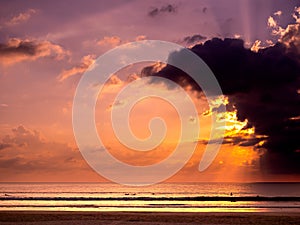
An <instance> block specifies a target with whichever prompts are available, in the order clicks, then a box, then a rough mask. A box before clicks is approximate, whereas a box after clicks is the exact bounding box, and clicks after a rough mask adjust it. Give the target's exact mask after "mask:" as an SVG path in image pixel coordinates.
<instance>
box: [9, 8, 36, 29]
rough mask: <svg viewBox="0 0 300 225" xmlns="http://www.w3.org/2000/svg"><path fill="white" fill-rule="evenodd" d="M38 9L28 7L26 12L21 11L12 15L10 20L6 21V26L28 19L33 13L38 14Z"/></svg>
mask: <svg viewBox="0 0 300 225" xmlns="http://www.w3.org/2000/svg"><path fill="white" fill-rule="evenodd" d="M37 12H38V11H37V10H36V9H28V10H27V11H25V12H22V13H20V14H19V15H17V16H14V17H12V18H11V19H10V20H9V21H7V22H6V23H5V25H6V26H15V25H18V24H21V23H24V22H26V21H28V20H29V19H30V18H31V17H32V15H34V14H36V13H37Z"/></svg>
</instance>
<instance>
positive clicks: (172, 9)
mask: <svg viewBox="0 0 300 225" xmlns="http://www.w3.org/2000/svg"><path fill="white" fill-rule="evenodd" d="M176 12H177V6H175V5H172V4H167V5H164V6H162V7H160V8H158V7H153V8H151V10H150V11H149V12H148V16H151V17H155V16H158V15H159V14H162V13H176Z"/></svg>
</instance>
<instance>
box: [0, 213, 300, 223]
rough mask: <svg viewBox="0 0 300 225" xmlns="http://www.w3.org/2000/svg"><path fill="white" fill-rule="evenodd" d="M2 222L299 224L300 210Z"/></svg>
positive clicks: (9, 218)
mask: <svg viewBox="0 0 300 225" xmlns="http://www.w3.org/2000/svg"><path fill="white" fill-rule="evenodd" d="M0 224H1V225H16V224H17V225H21V224H22V225H37V224H45V225H57V224H66V225H92V224H97V225H102V224H103V225H110V224H122V225H133V224H134V225H135V224H137V225H154V224H155V225H171V224H245V225H247V224H262V225H264V224H268V225H277V224H278V225H279V224H280V225H285V224H289V225H291V224H295V225H299V224H300V214H299V213H144V212H143V213H139V212H132V213H131V212H44V211H43V212H37V211H35V212H28V211H25V212H21V211H17V212H15V211H9V212H8V211H2V212H0Z"/></svg>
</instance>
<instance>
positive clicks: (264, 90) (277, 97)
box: [147, 38, 300, 173]
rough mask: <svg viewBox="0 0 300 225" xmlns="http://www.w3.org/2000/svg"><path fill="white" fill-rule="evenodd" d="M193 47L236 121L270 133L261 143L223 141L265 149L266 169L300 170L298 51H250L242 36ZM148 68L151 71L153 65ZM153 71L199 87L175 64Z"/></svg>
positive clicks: (280, 46)
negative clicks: (232, 110) (175, 66)
mask: <svg viewBox="0 0 300 225" xmlns="http://www.w3.org/2000/svg"><path fill="white" fill-rule="evenodd" d="M289 40H291V39H289ZM291 46H293V45H291ZM294 48H296V47H294ZM191 50H192V51H193V52H194V53H196V54H197V55H198V56H200V57H201V58H202V59H203V60H204V61H205V62H206V63H207V64H208V66H209V67H210V68H211V70H212V71H213V72H214V74H215V76H216V78H217V79H218V81H219V84H220V86H221V88H222V90H223V93H224V94H225V95H226V96H228V98H229V102H230V106H231V107H232V106H235V108H236V109H237V116H238V119H239V120H240V121H244V120H245V119H247V120H248V127H255V134H256V135H257V136H266V137H267V138H266V140H265V143H264V144H262V143H261V144H260V145H259V146H258V145H257V143H258V141H260V139H259V138H258V139H257V140H256V139H252V140H251V141H250V142H249V140H238V139H237V138H233V139H232V140H230V139H225V142H226V143H228V142H231V143H233V144H238V145H242V146H256V148H257V149H258V150H259V149H266V153H265V154H264V155H263V157H262V158H261V163H262V169H264V170H266V171H269V172H273V173H300V152H299V149H300V119H299V116H300V94H299V93H298V92H299V91H298V90H299V89H300V62H299V61H298V59H297V57H295V56H296V55H297V54H298V51H296V50H295V49H293V48H287V47H286V45H285V44H284V43H277V44H276V45H274V46H272V47H268V48H265V49H260V50H259V51H258V52H252V51H251V50H249V49H246V48H245V47H244V42H243V41H242V40H238V39H225V40H221V39H217V38H214V39H212V40H209V41H206V42H205V43H204V44H199V45H196V46H194V47H193V48H192V49H191ZM172 57H173V58H174V57H175V58H176V57H178V59H180V52H176V53H173V54H171V55H170V58H172ZM298 57H299V55H298ZM181 60H184V59H182V58H181ZM186 63H188V62H186ZM147 72H148V75H149V73H150V74H151V70H150V69H149V68H148V69H147ZM152 75H154V76H163V77H166V78H168V79H171V80H173V81H175V82H176V83H179V84H181V85H182V86H188V85H189V86H192V87H193V88H194V89H196V90H198V91H201V89H200V88H199V86H197V85H196V84H195V82H194V81H193V80H192V79H191V78H190V77H189V76H187V75H186V74H185V73H183V72H182V71H181V70H178V69H177V68H174V67H172V66H167V67H166V68H164V69H163V70H161V71H160V72H158V73H153V74H152ZM211 94H213V93H211Z"/></svg>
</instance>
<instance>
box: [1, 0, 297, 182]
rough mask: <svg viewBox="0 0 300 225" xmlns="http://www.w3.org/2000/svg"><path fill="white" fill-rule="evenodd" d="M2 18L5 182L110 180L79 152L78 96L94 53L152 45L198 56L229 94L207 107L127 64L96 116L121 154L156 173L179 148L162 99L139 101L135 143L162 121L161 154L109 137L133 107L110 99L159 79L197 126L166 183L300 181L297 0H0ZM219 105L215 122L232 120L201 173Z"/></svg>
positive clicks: (164, 73) (148, 68) (175, 76)
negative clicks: (116, 120) (222, 109)
mask: <svg viewBox="0 0 300 225" xmlns="http://www.w3.org/2000/svg"><path fill="white" fill-rule="evenodd" d="M0 15H1V17H0V181H2V182H6V181H9V182H10V181H14V182H19V181H20V182H21V181H43V182H52V181H58V182H60V181H64V182H69V181H70V182H71V181H78V182H79V181H83V182H84V181H92V182H98V181H106V180H105V179H104V178H103V177H101V176H100V175H98V174H97V173H96V172H94V171H93V170H92V169H91V168H90V167H89V165H88V164H87V163H86V162H85V160H84V159H83V157H82V156H81V154H80V151H79V150H78V147H77V145H76V141H75V138H74V134H73V128H72V104H73V97H74V94H75V90H76V87H77V85H78V82H79V80H80V78H81V76H82V75H83V73H84V72H85V71H86V70H87V69H88V67H89V66H90V65H92V64H93V63H94V62H95V60H96V59H97V57H99V56H100V55H102V54H104V53H105V52H107V51H108V50H110V49H112V48H114V47H116V46H119V45H121V44H125V43H128V42H132V41H141V40H148V39H149V40H163V41H170V42H174V43H177V44H179V45H182V46H185V47H189V48H191V49H192V51H193V52H195V53H196V54H197V55H199V56H200V57H201V58H202V59H203V60H204V61H205V62H206V63H207V64H208V66H209V67H210V68H211V70H212V71H213V72H214V74H215V76H216V78H217V80H218V81H219V83H220V86H221V88H222V90H223V93H224V97H223V98H221V97H220V96H219V97H220V98H219V103H218V100H217V102H216V106H215V108H214V109H209V107H208V105H207V102H206V100H205V97H203V93H202V91H201V90H199V88H198V87H196V86H195V84H194V83H193V81H191V79H189V78H188V77H187V76H186V75H185V74H182V72H181V71H178V70H176V69H174V68H171V67H169V66H165V65H162V64H159V63H154V62H152V63H148V64H146V63H140V64H137V65H133V66H128V67H126V68H124V69H123V70H121V71H119V72H118V73H116V74H114V75H113V77H112V78H111V79H110V81H109V82H108V83H107V84H106V85H105V88H104V90H103V91H102V94H101V95H100V96H99V99H98V103H97V107H96V115H95V120H96V123H97V128H98V131H101V130H102V131H103V130H104V131H105V132H101V135H103V136H102V139H103V140H104V144H105V145H106V146H107V148H108V149H109V150H110V151H111V153H112V154H113V155H114V156H115V157H117V158H119V159H120V160H122V161H124V162H127V163H131V164H135V165H149V164H153V163H155V162H158V161H160V160H162V159H164V158H165V157H166V156H168V154H170V153H171V152H172V150H173V148H174V146H175V145H176V143H177V140H178V135H179V131H178V129H179V125H178V124H179V122H178V121H179V118H178V114H177V113H176V110H174V108H173V107H172V106H171V105H170V104H167V103H166V102H164V101H161V100H159V99H149V100H146V101H144V102H141V104H138V105H137V106H136V107H135V108H134V110H133V111H132V115H131V120H130V124H131V126H132V130H133V132H134V133H135V135H136V136H137V137H139V138H146V137H147V136H148V135H149V130H148V129H147V126H148V125H147V124H148V122H149V120H150V119H151V118H152V117H155V116H158V115H159V116H161V117H162V118H165V120H166V121H165V122H166V124H167V127H168V133H167V137H166V139H165V141H164V142H163V143H162V145H161V146H159V147H158V148H157V149H154V150H153V151H149V152H146V153H145V152H136V151H133V150H130V149H126V148H125V147H124V146H122V145H121V144H120V143H119V142H118V141H117V140H116V138H115V137H114V133H113V130H112V127H111V124H110V112H111V108H112V107H122V104H125V103H126V102H125V103H124V102H115V103H113V100H114V98H115V97H116V95H117V94H118V92H119V91H120V90H121V89H122V88H123V87H125V86H126V85H127V84H128V83H130V82H131V81H134V80H136V79H138V78H139V77H141V76H150V75H153V76H159V77H165V78H169V79H171V80H173V81H175V82H177V83H179V84H180V85H182V87H183V88H184V89H185V91H186V92H187V93H188V94H189V96H190V97H191V99H192V100H193V102H194V103H195V105H196V108H197V110H198V113H199V118H198V119H199V121H200V124H201V134H200V136H199V138H198V139H197V140H187V148H188V146H189V145H188V142H191V143H192V142H195V141H196V142H197V143H198V145H197V148H196V151H195V153H194V155H193V156H192V158H191V159H190V161H189V162H188V163H187V164H186V166H185V167H184V168H183V169H182V170H181V171H180V172H178V173H177V174H176V175H175V176H173V177H172V178H170V179H169V180H168V181H172V182H174V181H186V182H197V181H199V182H202V181H216V182H222V181H234V182H252V181H300V142H299V140H300V138H299V137H300V105H299V103H300V3H299V1H298V0H289V1H283V0H222V1H221V0H200V1H199V0H188V1H175V0H174V1H165V0H161V1H150V0H149V1H138V0H116V1H98V0H89V1H79V0H75V1H74V0H65V1H33V0H32V1H31V0H29V1H21V0H2V1H1V2H0ZM148 85H149V88H151V85H152V86H153V85H154V86H155V88H156V89H158V90H161V89H162V90H164V89H166V87H165V86H163V85H162V86H159V85H161V84H148ZM220 102H221V103H220ZM178 104H183V103H180V101H179V103H178ZM219 104H225V105H226V107H227V112H226V113H225V114H222V115H219V116H220V117H222V118H223V119H225V120H226V122H227V125H226V127H225V128H224V129H225V135H226V136H225V138H224V142H223V144H222V147H221V150H220V152H219V154H218V156H217V157H216V159H215V160H214V162H213V164H212V165H211V166H210V167H209V168H208V169H207V170H205V171H204V172H199V171H198V165H199V161H200V159H201V156H202V154H203V151H204V148H205V146H206V145H207V144H208V143H207V140H208V137H209V134H210V132H209V131H210V126H211V122H210V121H211V118H210V114H211V112H210V111H211V110H218V106H219ZM153 105H159V107H153Z"/></svg>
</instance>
